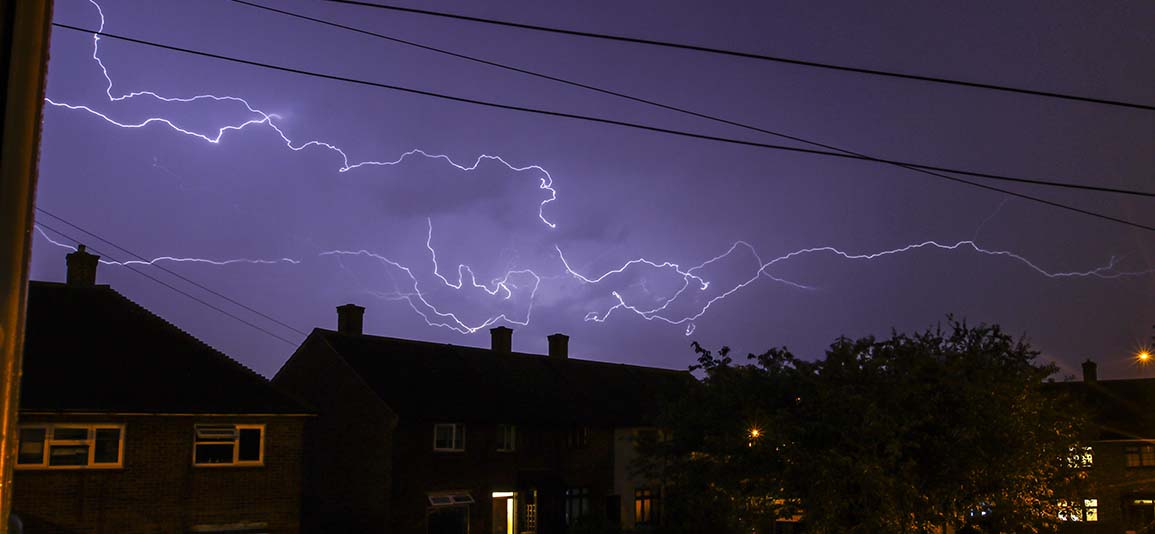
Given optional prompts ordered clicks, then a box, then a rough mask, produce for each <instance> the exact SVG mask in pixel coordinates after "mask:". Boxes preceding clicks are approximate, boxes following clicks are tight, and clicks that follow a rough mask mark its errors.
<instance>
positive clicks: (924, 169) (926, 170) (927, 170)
mask: <svg viewBox="0 0 1155 534" xmlns="http://www.w3.org/2000/svg"><path fill="white" fill-rule="evenodd" d="M232 1H233V2H236V3H238V4H244V5H246V6H250V7H255V8H257V9H263V10H266V11H271V12H274V13H280V14H282V15H288V16H290V17H296V18H299V19H303V20H308V21H311V22H316V23H319V24H324V25H326V26H332V27H335V28H340V29H343V30H348V31H352V32H356V33H360V34H364V35H369V36H372V37H377V38H380V39H385V40H388V41H392V42H395V43H400V44H404V45H407V46H412V47H416V48H420V49H423V50H429V51H431V52H437V53H439V54H445V55H448V56H452V57H456V58H459V59H464V60H467V61H473V62H475V63H480V64H482V65H488V66H491V67H496V68H499V69H505V70H508V71H513V72H517V73H520V74H525V75H528V76H534V77H537V78H542V79H545V80H550V81H554V82H558V83H563V84H566V85H570V86H573V87H579V88H581V89H586V90H589V91H594V92H597V93H602V94H606V95H611V96H615V97H618V98H623V99H626V100H630V101H633V102H639V103H642V104H646V105H649V106H654V107H658V108H661V109H665V110H669V111H675V112H678V113H682V114H685V115H690V116H693V117H698V118H701V119H706V120H710V121H714V122H718V123H722V124H726V125H730V126H737V127H739V128H745V129H747V130H752V131H755V132H760V133H764V134H769V135H773V136H776V137H780V138H783V139H789V140H791V141H797V142H800V143H806V144H808V145H811V146H817V147H820V148H825V149H829V150H835V151H838V152H842V153H844V154H849V155H852V156H856V157H858V158H860V159H864V160H868V161H873V162H878V163H887V164H891V165H895V166H897V167H901V168H903V169H907V170H911V171H915V172H921V173H923V174H928V175H930V176H936V177H939V178H945V179H947V180H950V179H951V177H949V176H943V175H942V174H939V173H938V172H934V171H942V172H953V173H957V174H965V175H968V176H976V177H980V178H991V179H1005V180H1007V181H1012V182H1019V183H1027V184H1033V185H1043V186H1050V187H1062V188H1069V189H1082V190H1087V191H1098V192H1102V193H1119V194H1124V195H1135V196H1142V197H1149V198H1155V193H1151V192H1146V191H1134V190H1128V189H1118V188H1113V187H1101V186H1094V185H1086V184H1071V183H1063V182H1051V181H1045V180H1032V179H1027V178H1014V177H1006V176H1000V177H997V178H996V177H995V176H996V175H991V174H984V173H977V172H970V171H961V170H958V169H948V168H943V167H933V166H925V165H916V164H912V163H903V162H894V161H888V160H883V159H879V158H876V157H874V156H868V155H866V154H863V153H860V152H855V151H853V150H849V149H845V148H840V147H837V146H834V145H828V144H825V143H821V142H818V141H814V140H810V139H806V138H802V137H798V136H795V135H790V134H786V133H782V132H777V131H774V130H768V129H765V128H760V127H757V126H752V125H749V124H745V123H741V122H737V121H732V120H729V119H724V118H721V117H718V116H715V115H708V114H706V113H701V112H697V111H693V110H689V109H686V108H681V107H677V106H672V105H668V104H663V103H661V102H656V101H653V100H648V99H645V98H641V97H636V96H632V95H629V94H625V93H621V92H617V91H613V90H610V89H603V88H601V87H596V86H593V85H589V84H586V83H582V82H576V81H573V80H567V79H565V78H559V77H557V76H551V75H549V74H542V73H540V72H534V71H531V70H527V69H523V68H520V67H513V66H510V65H505V64H502V63H498V62H495V61H489V60H486V59H481V58H478V57H474V56H469V55H466V54H461V53H458V52H453V51H450V50H445V49H443V48H437V47H433V46H428V45H424V44H421V43H417V42H413V41H408V40H405V39H400V38H397V37H392V36H389V35H384V34H381V33H376V32H373V31H369V30H365V29H361V28H357V27H354V26H348V25H345V24H340V23H336V22H332V21H328V20H324V19H319V18H314V17H310V16H307V15H302V14H300V13H294V12H292V11H285V10H282V9H277V8H273V7H269V6H264V5H261V4H255V3H252V2H247V1H245V0H232Z"/></svg>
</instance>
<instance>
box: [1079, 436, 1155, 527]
mask: <svg viewBox="0 0 1155 534" xmlns="http://www.w3.org/2000/svg"><path fill="white" fill-rule="evenodd" d="M1150 443H1151V442H1139V441H1133V442H1119V441H1101V442H1097V443H1094V444H1093V445H1092V448H1093V451H1094V462H1093V464H1092V467H1091V468H1090V469H1089V470H1088V473H1087V475H1088V476H1087V481H1086V488H1085V490H1084V491H1083V492H1082V493H1083V495H1081V498H1093V499H1098V500H1099V520H1098V521H1096V522H1086V523H1074V522H1072V523H1065V524H1064V525H1063V527H1062V529H1061V532H1063V533H1064V534H1066V533H1070V534H1083V533H1086V534H1091V533H1095V534H1098V533H1108V532H1110V533H1122V532H1128V531H1136V530H1137V529H1135V528H1134V527H1132V526H1129V525H1128V522H1127V520H1126V519H1127V518H1126V508H1127V503H1128V502H1129V500H1131V499H1135V498H1144V499H1155V467H1131V468H1129V467H1127V463H1126V454H1125V453H1124V449H1125V448H1126V447H1128V446H1136V445H1141V444H1150ZM1153 508H1155V506H1153ZM1138 531H1142V530H1141V529H1140V530H1138Z"/></svg>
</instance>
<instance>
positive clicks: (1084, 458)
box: [1067, 447, 1095, 469]
mask: <svg viewBox="0 0 1155 534" xmlns="http://www.w3.org/2000/svg"><path fill="white" fill-rule="evenodd" d="M1094 463H1095V454H1094V451H1093V450H1091V447H1071V454H1070V455H1069V456H1067V465H1068V466H1069V467H1073V468H1075V469H1085V468H1088V467H1091V465H1093V464H1094Z"/></svg>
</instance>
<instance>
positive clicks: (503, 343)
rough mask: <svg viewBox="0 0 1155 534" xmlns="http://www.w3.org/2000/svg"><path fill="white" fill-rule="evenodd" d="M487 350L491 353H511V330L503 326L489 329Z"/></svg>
mask: <svg viewBox="0 0 1155 534" xmlns="http://www.w3.org/2000/svg"><path fill="white" fill-rule="evenodd" d="M489 340H490V345H489V348H490V350H492V351H493V352H500V353H504V354H508V353H510V352H513V329H512V328H509V327H505V326H499V327H497V328H490V329H489Z"/></svg>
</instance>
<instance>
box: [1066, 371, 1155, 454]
mask: <svg viewBox="0 0 1155 534" xmlns="http://www.w3.org/2000/svg"><path fill="white" fill-rule="evenodd" d="M1055 385H1056V386H1059V387H1061V388H1064V389H1066V390H1067V391H1068V392H1070V393H1071V394H1072V395H1074V396H1075V398H1076V399H1080V400H1082V401H1083V402H1084V403H1085V405H1086V406H1087V408H1088V409H1089V410H1090V416H1091V420H1092V422H1093V423H1094V424H1095V425H1096V426H1097V427H1098V429H1099V439H1102V440H1116V439H1155V409H1153V407H1155V378H1137V379H1125V380H1097V381H1094V382H1084V381H1079V382H1059V383H1056V384H1055Z"/></svg>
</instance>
